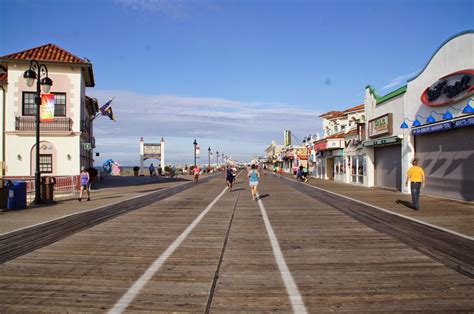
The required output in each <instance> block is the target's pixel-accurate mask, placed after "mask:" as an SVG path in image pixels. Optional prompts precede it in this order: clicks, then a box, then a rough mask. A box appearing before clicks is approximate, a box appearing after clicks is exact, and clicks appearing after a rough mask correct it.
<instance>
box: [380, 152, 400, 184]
mask: <svg viewBox="0 0 474 314" xmlns="http://www.w3.org/2000/svg"><path fill="white" fill-rule="evenodd" d="M401 158H402V152H401V145H390V146H382V147H376V148H375V185H376V186H379V187H384V188H389V189H396V190H398V191H401V188H402V159H401Z"/></svg>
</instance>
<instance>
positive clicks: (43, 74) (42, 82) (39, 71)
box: [23, 60, 53, 204]
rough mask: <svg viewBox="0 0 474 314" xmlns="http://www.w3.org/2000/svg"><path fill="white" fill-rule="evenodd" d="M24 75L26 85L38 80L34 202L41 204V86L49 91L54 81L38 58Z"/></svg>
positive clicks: (45, 90)
mask: <svg viewBox="0 0 474 314" xmlns="http://www.w3.org/2000/svg"><path fill="white" fill-rule="evenodd" d="M23 77H24V78H25V79H26V85H27V86H29V87H32V86H33V85H34V83H35V80H36V95H35V103H36V112H35V123H36V156H35V157H36V165H35V199H34V200H33V203H34V204H41V192H40V180H41V172H40V165H39V164H40V105H41V88H43V92H45V93H49V91H50V89H51V86H52V85H53V81H52V80H51V79H50V78H49V77H48V68H47V67H46V65H45V64H43V63H42V64H39V63H38V61H36V60H31V61H30V68H29V69H28V70H26V71H25V73H23Z"/></svg>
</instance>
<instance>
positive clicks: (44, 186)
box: [41, 177, 56, 204]
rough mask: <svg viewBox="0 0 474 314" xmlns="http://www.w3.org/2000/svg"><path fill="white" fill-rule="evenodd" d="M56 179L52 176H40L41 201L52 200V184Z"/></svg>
mask: <svg viewBox="0 0 474 314" xmlns="http://www.w3.org/2000/svg"><path fill="white" fill-rule="evenodd" d="M55 184H56V179H55V178H54V177H42V178H41V201H42V202H43V203H45V204H49V203H53V202H54V185H55Z"/></svg>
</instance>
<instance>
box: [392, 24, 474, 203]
mask: <svg viewBox="0 0 474 314" xmlns="http://www.w3.org/2000/svg"><path fill="white" fill-rule="evenodd" d="M473 55H474V31H472V30H471V31H466V32H463V33H460V34H457V35H455V36H453V37H451V38H449V39H448V40H447V41H446V42H444V43H443V44H442V45H441V47H440V48H439V49H438V50H436V52H435V53H434V54H433V55H432V56H431V58H430V59H429V62H428V63H427V64H426V66H425V67H424V68H423V69H422V70H421V71H420V73H419V74H418V75H416V76H415V77H413V78H412V79H410V80H409V81H408V84H407V92H406V95H405V107H404V115H405V116H404V118H405V122H404V124H402V126H401V127H402V128H404V129H406V131H408V132H407V142H408V145H407V148H408V149H407V150H406V151H405V153H404V154H403V157H404V158H403V160H402V162H404V163H405V164H406V168H408V167H409V166H411V161H412V160H413V158H417V159H418V164H419V165H420V166H421V167H422V168H423V169H424V172H425V176H426V184H425V187H424V188H422V190H421V192H422V193H425V194H431V195H437V196H442V197H448V198H453V199H458V200H464V201H473V200H474V189H473V186H474V175H473V174H474V141H473V138H474V127H473V125H474V109H473V107H474V58H473V57H472V56H473ZM411 147H412V148H413V149H412V150H410V148H411Z"/></svg>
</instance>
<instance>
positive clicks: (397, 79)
mask: <svg viewBox="0 0 474 314" xmlns="http://www.w3.org/2000/svg"><path fill="white" fill-rule="evenodd" d="M420 71H421V69H418V70H416V71H414V72H411V73H408V74H403V75H400V76H397V77H395V78H393V79H392V80H391V81H390V83H388V84H386V85H385V86H383V87H382V88H381V90H385V89H389V88H392V87H395V86H398V85H401V84H404V83H405V82H406V80H407V79H409V78H412V77H413V76H415V75H416V74H418V73H419V72H420Z"/></svg>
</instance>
